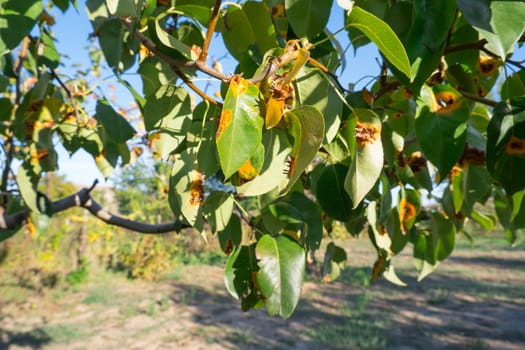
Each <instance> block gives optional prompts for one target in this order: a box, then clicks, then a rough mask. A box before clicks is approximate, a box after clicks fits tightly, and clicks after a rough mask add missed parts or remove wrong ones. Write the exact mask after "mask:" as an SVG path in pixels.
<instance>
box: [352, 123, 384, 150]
mask: <svg viewBox="0 0 525 350" xmlns="http://www.w3.org/2000/svg"><path fill="white" fill-rule="evenodd" d="M355 139H356V142H357V144H358V145H359V146H360V147H365V146H366V145H368V144H372V143H374V142H375V141H376V140H377V139H379V129H378V128H376V127H375V126H374V125H372V124H367V123H357V125H356V127H355Z"/></svg>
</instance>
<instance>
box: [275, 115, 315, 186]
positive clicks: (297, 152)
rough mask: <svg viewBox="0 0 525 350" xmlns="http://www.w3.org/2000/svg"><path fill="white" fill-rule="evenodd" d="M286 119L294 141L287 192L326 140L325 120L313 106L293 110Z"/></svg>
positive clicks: (285, 116)
mask: <svg viewBox="0 0 525 350" xmlns="http://www.w3.org/2000/svg"><path fill="white" fill-rule="evenodd" d="M284 119H285V120H286V122H287V124H288V132H289V133H290V135H291V136H292V137H293V139H294V143H293V149H292V154H291V156H290V157H291V162H290V166H289V169H288V177H289V181H288V184H287V185H286V188H285V189H284V191H285V192H287V191H289V190H290V188H292V186H293V185H294V184H295V182H296V181H297V179H298V178H299V176H300V175H301V173H302V172H303V171H304V169H306V167H307V166H308V164H310V162H311V161H312V160H313V159H314V157H315V155H316V154H317V151H318V150H319V147H320V146H321V143H322V142H323V139H324V119H323V115H322V114H321V113H320V112H319V111H318V110H317V109H315V108H314V107H311V106H301V107H298V108H295V109H292V110H291V111H288V112H287V113H286V114H285V115H284Z"/></svg>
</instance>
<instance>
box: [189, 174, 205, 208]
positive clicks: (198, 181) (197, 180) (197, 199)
mask: <svg viewBox="0 0 525 350" xmlns="http://www.w3.org/2000/svg"><path fill="white" fill-rule="evenodd" d="M194 173H195V175H194V178H193V181H192V182H191V186H190V199H189V201H190V204H191V205H200V204H201V203H202V202H203V201H204V186H203V185H204V175H203V174H202V173H201V172H199V171H197V170H195V172H194Z"/></svg>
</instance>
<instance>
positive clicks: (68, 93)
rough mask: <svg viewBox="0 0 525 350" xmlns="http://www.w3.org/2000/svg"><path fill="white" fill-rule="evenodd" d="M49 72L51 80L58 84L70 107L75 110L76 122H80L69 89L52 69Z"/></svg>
mask: <svg viewBox="0 0 525 350" xmlns="http://www.w3.org/2000/svg"><path fill="white" fill-rule="evenodd" d="M49 71H50V73H51V76H52V77H53V79H55V80H56V81H57V82H58V84H59V85H60V86H61V87H62V89H64V91H65V92H66V95H67V98H68V99H69V101H70V102H71V106H72V107H73V109H74V110H75V117H76V118H77V121H80V116H79V115H78V109H77V104H76V102H75V98H74V97H73V94H72V93H71V91H70V90H69V88H68V87H67V86H66V84H64V82H63V81H62V79H60V77H59V76H58V74H57V73H56V71H55V70H54V69H51V68H50V69H49Z"/></svg>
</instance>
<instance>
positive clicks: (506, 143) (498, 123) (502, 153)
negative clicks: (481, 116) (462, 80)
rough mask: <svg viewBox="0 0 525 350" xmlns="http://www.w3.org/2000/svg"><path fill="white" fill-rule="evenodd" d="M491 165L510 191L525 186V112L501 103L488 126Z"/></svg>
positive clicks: (488, 159) (488, 158) (489, 162)
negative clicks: (513, 110)
mask: <svg viewBox="0 0 525 350" xmlns="http://www.w3.org/2000/svg"><path fill="white" fill-rule="evenodd" d="M487 169H488V171H489V172H490V173H491V175H492V176H493V177H494V178H495V179H496V180H498V181H499V182H500V183H501V184H502V185H503V187H504V188H505V190H506V191H507V193H508V194H514V193H516V192H518V191H520V190H522V189H524V188H525V177H524V176H522V174H523V173H524V171H525V112H520V113H517V114H514V113H513V112H512V110H511V108H510V106H508V105H506V104H504V103H501V104H500V105H498V106H497V107H496V108H495V109H494V115H493V117H492V119H491V121H490V123H489V126H488V129H487Z"/></svg>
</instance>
